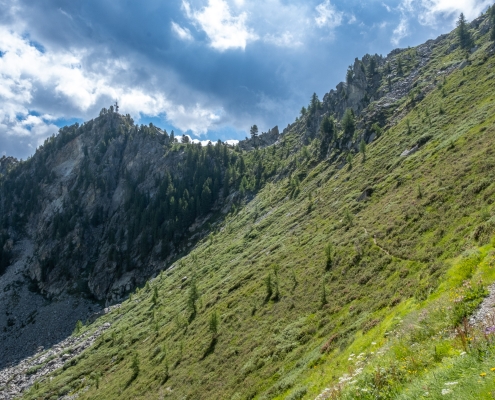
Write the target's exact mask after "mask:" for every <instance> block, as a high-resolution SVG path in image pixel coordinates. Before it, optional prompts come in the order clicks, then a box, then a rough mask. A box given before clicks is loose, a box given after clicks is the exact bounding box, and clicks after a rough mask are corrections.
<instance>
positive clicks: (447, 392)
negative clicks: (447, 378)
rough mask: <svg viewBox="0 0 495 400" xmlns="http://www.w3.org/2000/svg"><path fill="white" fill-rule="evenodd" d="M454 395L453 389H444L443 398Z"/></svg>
mask: <svg viewBox="0 0 495 400" xmlns="http://www.w3.org/2000/svg"><path fill="white" fill-rule="evenodd" d="M450 393H452V390H451V389H442V396H445V395H446V394H450Z"/></svg>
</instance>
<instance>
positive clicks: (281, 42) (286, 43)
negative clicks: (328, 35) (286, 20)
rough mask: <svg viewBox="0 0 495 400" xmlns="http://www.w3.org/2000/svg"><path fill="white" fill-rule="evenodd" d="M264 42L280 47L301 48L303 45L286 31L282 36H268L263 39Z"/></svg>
mask: <svg viewBox="0 0 495 400" xmlns="http://www.w3.org/2000/svg"><path fill="white" fill-rule="evenodd" d="M263 41H264V42H266V43H271V44H274V45H275V46H278V47H299V46H302V44H303V43H302V42H301V41H300V40H299V39H296V38H295V37H294V35H293V34H292V33H291V32H289V31H285V32H283V33H282V34H271V33H270V34H267V35H265V36H264V37H263Z"/></svg>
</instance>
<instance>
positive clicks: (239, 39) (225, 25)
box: [182, 0, 258, 51]
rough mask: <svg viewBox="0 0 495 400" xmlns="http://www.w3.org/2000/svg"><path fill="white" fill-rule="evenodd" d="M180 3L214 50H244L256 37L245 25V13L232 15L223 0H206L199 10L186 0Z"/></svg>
mask: <svg viewBox="0 0 495 400" xmlns="http://www.w3.org/2000/svg"><path fill="white" fill-rule="evenodd" d="M182 4H183V8H184V10H185V12H186V15H187V16H188V17H189V18H190V19H192V20H193V21H194V23H195V24H197V25H198V26H199V28H200V29H201V30H203V31H204V32H205V33H206V34H207V35H208V38H209V39H210V42H211V43H210V45H211V47H213V48H214V49H216V50H219V51H225V50H229V49H242V50H244V49H245V48H246V45H247V43H248V42H250V41H255V40H257V39H258V35H256V34H255V33H254V32H253V31H252V30H250V29H249V28H248V27H247V26H246V20H247V13H246V12H242V13H240V14H239V15H237V16H234V15H232V14H231V12H230V8H229V5H228V4H227V2H226V1H224V0H208V5H207V6H206V7H203V8H202V9H201V10H192V9H191V6H190V5H189V3H188V2H187V1H183V3H182Z"/></svg>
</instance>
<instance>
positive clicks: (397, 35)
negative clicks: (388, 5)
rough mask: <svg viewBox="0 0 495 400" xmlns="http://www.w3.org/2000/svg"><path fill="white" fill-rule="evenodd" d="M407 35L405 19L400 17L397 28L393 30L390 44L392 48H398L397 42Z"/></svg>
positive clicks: (407, 26) (407, 25)
mask: <svg viewBox="0 0 495 400" xmlns="http://www.w3.org/2000/svg"><path fill="white" fill-rule="evenodd" d="M408 34H409V24H408V22H407V19H406V18H404V17H402V18H401V20H400V23H399V25H398V26H397V28H395V29H394V32H393V34H392V35H393V36H392V39H391V42H392V44H393V45H394V46H398V45H399V42H400V41H401V40H402V39H404V38H405V37H406V36H407V35H408Z"/></svg>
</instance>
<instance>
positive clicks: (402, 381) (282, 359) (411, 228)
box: [0, 15, 495, 400]
mask: <svg viewBox="0 0 495 400" xmlns="http://www.w3.org/2000/svg"><path fill="white" fill-rule="evenodd" d="M492 25H493V24H492V22H491V21H490V17H489V15H484V16H482V17H480V18H478V19H477V20H475V21H474V22H473V23H472V24H471V33H472V35H473V37H474V39H475V45H476V47H474V48H472V49H471V48H470V49H467V50H466V49H463V48H461V47H459V45H458V37H457V35H456V32H452V33H451V34H449V35H444V36H442V37H440V38H439V39H437V40H435V41H431V42H428V43H427V44H425V45H423V46H419V47H418V48H415V49H407V50H403V51H396V52H393V53H391V54H390V55H389V56H388V57H387V58H385V59H382V58H377V59H375V67H373V68H371V67H370V65H372V64H371V63H372V62H371V59H373V58H372V57H365V59H364V60H363V62H361V61H359V60H358V61H357V62H356V63H355V64H354V66H353V68H352V71H351V72H350V73H349V74H348V78H349V79H348V82H347V84H344V85H339V88H340V89H339V88H338V89H337V91H334V92H331V93H330V94H328V95H327V96H325V98H324V99H323V102H322V103H321V102H319V101H318V99H315V98H313V101H312V102H311V104H310V106H309V107H308V109H307V110H306V109H305V110H302V113H301V116H300V118H298V119H297V120H296V122H295V123H294V124H292V125H290V126H289V127H288V128H287V129H286V130H284V133H283V135H282V136H281V138H280V139H279V141H278V142H277V143H276V144H275V145H273V146H270V147H266V148H262V149H256V150H253V151H250V152H249V153H243V154H244V156H245V158H246V161H245V163H246V165H248V166H249V168H250V170H251V171H255V172H250V173H249V174H248V175H247V176H243V175H242V172H244V171H242V169H239V168H241V167H240V164H241V163H240V161H239V163H237V161H238V160H239V159H240V157H241V156H240V155H237V156H236V152H235V151H233V150H229V149H227V148H225V149H226V151H227V154H228V158H229V159H230V160H231V161H230V164H228V163H227V164H226V165H230V166H232V165H239V167H236V169H232V168H230V172H229V175H230V176H232V175H234V176H237V177H238V178H237V180H232V181H231V180H230V178H229V179H228V180H227V183H229V182H230V183H232V187H229V186H227V189H225V192H222V194H220V193H219V194H218V198H217V199H218V200H217V201H219V202H222V204H225V202H226V200H225V199H226V198H227V197H229V196H232V197H236V198H237V201H238V203H237V204H236V205H235V206H232V207H231V208H230V209H225V211H226V215H225V216H218V215H217V217H218V218H217V217H213V216H212V217H211V218H215V219H214V220H213V219H212V221H213V222H214V224H212V226H211V231H210V233H209V234H208V235H207V236H203V237H201V235H199V236H198V237H197V239H198V242H197V244H196V245H195V246H192V245H191V246H190V247H191V250H190V251H186V250H184V253H183V255H184V256H183V257H182V258H178V260H177V261H176V262H175V263H174V264H173V265H172V266H171V267H170V268H168V269H166V270H165V271H162V272H161V273H160V274H159V275H158V276H157V277H156V278H154V279H152V280H150V281H148V282H147V283H146V284H145V285H144V286H142V287H141V288H139V289H137V290H136V291H135V292H134V293H132V294H131V295H130V297H129V299H128V300H126V301H124V302H123V303H122V304H121V305H120V306H117V307H115V308H114V309H113V310H111V311H110V312H108V313H107V314H105V315H104V316H102V317H100V318H99V319H98V320H96V321H95V322H94V323H92V324H89V325H87V326H83V327H81V326H80V325H78V326H77V328H76V333H75V335H76V336H77V335H89V334H90V333H93V332H98V335H99V336H98V338H97V339H96V340H95V342H94V345H93V346H92V347H91V348H88V349H86V350H85V351H83V352H82V353H81V352H80V349H78V346H77V345H70V344H68V345H66V347H64V348H63V350H61V349H60V348H59V349H58V351H51V353H46V354H45V355H40V357H38V358H36V360H33V361H29V362H26V363H25V364H24V365H25V366H28V367H29V368H30V369H29V370H26V369H22V368H21V369H17V370H9V371H7V372H4V373H3V374H0V385H4V387H5V393H11V394H7V395H6V396H7V397H6V398H8V396H11V397H13V396H14V395H15V394H16V393H19V392H18V391H20V390H26V389H28V388H29V390H27V391H25V392H24V397H25V398H28V399H30V398H32V399H35V398H36V399H39V398H63V397H64V396H70V397H65V398H75V397H72V396H77V398H81V399H83V398H91V399H94V398H101V399H111V398H149V397H157V398H164V397H168V398H177V399H184V398H187V399H292V400H294V399H302V398H308V399H310V398H315V397H317V396H319V397H318V398H319V399H324V398H339V397H342V398H421V396H424V397H428V398H429V397H432V398H440V397H442V396H444V395H448V394H453V395H455V391H457V393H459V394H460V396H461V397H457V398H473V399H474V398H489V397H488V396H490V392H491V391H493V390H495V384H494V383H493V378H492V377H490V376H488V378H486V377H487V374H488V373H493V372H492V371H490V368H495V365H494V366H492V367H490V362H491V361H493V358H494V357H493V355H494V341H493V338H492V336H490V335H492V334H493V332H492V331H485V332H483V334H477V333H476V331H475V330H474V328H472V327H470V325H469V324H468V323H467V321H466V320H465V317H468V316H469V315H470V314H472V313H473V311H474V310H475V309H476V307H477V306H478V305H479V304H480V303H481V301H482V300H483V298H484V297H485V296H486V295H487V294H488V291H487V289H486V288H487V286H488V285H489V284H491V283H493V282H494V281H495V274H494V272H493V265H494V264H493V254H494V251H495V250H494V246H495V243H494V242H493V240H492V237H493V234H494V232H495V209H494V205H493V201H494V196H495V183H494V182H493V179H491V173H493V170H494V168H495V164H494V162H493V159H494V158H493V154H492V153H493V146H494V145H495V97H494V95H493V85H494V78H495V75H494V65H495V58H494V57H493V54H494V50H493V42H492V41H491V40H490V32H489V31H490V27H491V26H492ZM361 68H362V69H361ZM363 69H364V72H366V70H368V72H367V73H366V74H365V75H364V77H363V75H362V74H361V72H362V71H363ZM360 71H361V72H360ZM352 85H356V87H353V86H352ZM344 92H345V93H344ZM351 109H352V110H353V111H351ZM330 117H334V118H336V119H337V122H336V123H335V122H334V121H333V119H332V118H330ZM100 118H102V117H100ZM105 118H106V119H102V121H112V120H113V119H114V118H115V119H122V118H123V117H121V116H111V117H108V116H106V117H105ZM130 129H134V128H130ZM78 137H81V138H82V136H78ZM81 140H82V139H81ZM150 140H151V139H150ZM164 145H165V146H166V143H164ZM174 146H175V147H176V148H177V149H178V151H177V152H176V153H175V155H173V154H172V155H170V157H179V156H180V154H187V152H188V151H190V150H188V149H190V148H196V149H198V150H197V151H200V150H199V148H197V147H193V146H191V145H180V149H179V147H177V146H179V145H174ZM143 147H144V148H146V146H144V145H143V146H141V145H140V146H139V148H143ZM65 148H66V149H67V147H65ZM218 148H219V149H220V148H221V147H220V145H219V147H218ZM181 151H182V153H181ZM201 151H205V152H208V151H212V149H211V148H210V150H208V149H206V150H201ZM230 151H232V153H229V152H230ZM238 151H239V150H238ZM219 152H220V153H222V151H219ZM53 154H54V156H55V155H56V154H59V153H53ZM105 154H107V153H105ZM143 154H148V153H143ZM166 154H168V153H166ZM162 155H163V153H162ZM244 156H243V157H244ZM160 157H162V156H160ZM232 157H238V158H237V160H236V162H235V164H232V163H233V161H232ZM35 158H36V156H35V157H34V158H33V159H35ZM73 159H77V157H76V158H75V157H73V156H71V157H67V160H73ZM124 159H125V158H124ZM167 159H168V158H167V156H165V157H162V158H160V159H159V161H158V159H156V160H157V161H156V162H157V163H166V162H167ZM153 160H155V159H153ZM171 160H173V161H172V162H170V164H167V165H165V164H158V166H157V167H156V168H157V169H156V170H157V171H158V170H160V168H159V167H160V166H161V167H162V169H171V170H173V168H174V166H176V165H177V166H178V165H180V161H179V160H177V159H176V158H171ZM28 162H29V161H28ZM31 162H32V163H34V161H31ZM64 162H65V161H64ZM54 165H55V164H54ZM60 165H65V164H60ZM104 165H105V164H104ZM127 165H129V164H127ZM107 168H109V169H112V168H114V163H112V162H109V163H108V165H107ZM150 168H155V167H154V166H153V164H151V166H150ZM228 169H229V168H227V170H228ZM15 171H20V169H19V168H18V167H17V168H16V169H14V172H15ZM234 171H236V172H234ZM256 171H257V172H256ZM260 171H264V172H265V174H264V175H262V174H261V172H260ZM176 173H177V174H178V173H179V172H176ZM10 174H11V173H9V174H8V175H7V178H8V179H12V178H9V177H10V176H11V175H10ZM136 174H138V171H136ZM171 174H172V173H171ZM231 174H232V175H231ZM69 175H70V174H69ZM149 176H150V174H147V173H145V174H144V175H143V176H142V179H143V180H144V181H145V182H147V179H149V178H148V177H149ZM151 176H152V174H151ZM241 176H242V178H240V177H241ZM154 178H155V177H153V180H150V184H149V185H150V186H148V187H147V190H148V191H150V192H151V191H152V190H153V188H157V187H160V182H161V181H162V180H163V179H164V178H163V176H162V175H159V176H156V178H157V179H156V180H155V179H154ZM224 180H225V178H224ZM153 182H154V183H155V184H154V185H152V183H153ZM233 182H237V183H236V184H234V183H233ZM230 183H229V185H230ZM112 187H118V180H117V179H115V184H114V186H112ZM218 190H220V189H218ZM114 193H115V192H114ZM68 196H70V195H68ZM78 197H81V196H78ZM131 197H132V196H131ZM95 198H96V197H95ZM110 198H112V197H110ZM152 198H153V196H151V195H150V197H149V199H148V201H151V199H152ZM222 198H224V200H221V199H222ZM14 203H15V201H14ZM108 203H109V204H112V203H111V202H109V201H108ZM96 207H97V206H96V205H95V206H94V210H96V209H97V208H96ZM145 209H146V207H145ZM207 211H209V210H207ZM105 212H106V211H105ZM117 214H118V212H117ZM128 214H129V215H134V214H133V213H130V212H129V211H128ZM207 214H208V213H207V212H205V214H203V215H207ZM13 215H14V214H13ZM15 215H20V216H19V218H22V214H15ZM71 215H72V214H71ZM110 215H112V214H111V213H110V214H108V213H104V215H103V216H102V217H101V220H100V219H99V220H98V222H100V221H108V220H109V219H108V218H109V216H110ZM122 215H124V214H122ZM121 218H124V217H121ZM155 218H156V216H153V218H151V219H150V220H148V221H154V219H155ZM200 219H201V218H199V219H198V220H200ZM123 220H124V221H125V219H123ZM104 223H105V224H107V222H104ZM30 224H31V222H29V223H28V226H30ZM6 225H7V226H9V224H8V223H7V224H5V223H4V227H5V226H6ZM99 225H100V224H96V225H95V226H94V228H91V229H95V231H94V232H95V233H94V235H95V236H94V238H95V239H94V240H95V241H94V243H97V242H98V240H97V238H99V237H104V236H103V232H100V231H97V229H99V228H98V226H99ZM146 225H147V224H144V225H143V226H144V227H146ZM105 229H106V228H105ZM129 230H130V228H128V230H127V231H125V232H124V235H127V234H128V233H127V232H129ZM90 232H93V231H90ZM7 233H9V232H7ZM116 237H118V233H116ZM135 240H136V241H135V242H132V243H131V244H130V245H129V246H128V247H127V248H128V249H135V248H137V246H138V245H139V238H138V237H136V239H135ZM185 243H187V241H186V242H185ZM39 246H40V248H43V246H44V243H41V242H40V243H39ZM183 246H184V245H183ZM88 248H89V247H88ZM131 251H136V252H137V250H131ZM100 253H101V251H98V250H94V253H93V254H94V256H98V257H99V254H100ZM131 254H134V253H131ZM177 254H178V252H177ZM135 255H136V257H137V253H135ZM153 260H154V258H153V255H150V256H149V258H147V259H145V260H143V261H142V263H141V264H140V265H141V267H140V268H144V269H146V268H150V272H149V274H150V275H151V274H152V272H151V271H153V272H155V271H158V269H153V268H154V267H153ZM35 264H36V261H33V269H32V271H38V270H39V267H35V266H34V265H35ZM54 265H55V266H56V265H58V264H57V263H55V264H54ZM96 265H97V264H96ZM98 268H99V267H97V268H96V270H97V271H98V270H99V269H98ZM100 271H101V272H102V274H105V271H106V270H105V268H102V269H100ZM35 276H36V274H35ZM98 277H99V275H97V274H95V275H94V279H95V280H94V282H95V284H97V285H99V283H98V282H99V281H98V280H97V278H98ZM40 282H41V287H42V288H48V287H50V280H48V283H47V284H46V286H43V285H44V283H43V281H42V280H40ZM88 282H93V281H91V280H89V281H88ZM103 282H105V280H103ZM141 282H143V281H141ZM137 283H140V282H139V281H138V282H137ZM47 290H48V289H47ZM102 293H103V292H102ZM480 318H481V319H483V320H484V321H486V318H484V317H480ZM474 322H475V321H473V324H474ZM454 328H457V329H454ZM95 335H96V334H95ZM96 336H97V335H96ZM81 340H82V339H81ZM64 346H65V345H64ZM56 363H58V364H56ZM55 364H56V365H63V367H62V368H59V369H56V370H53V368H49V367H50V366H52V365H55ZM488 367H490V368H488ZM47 368H48V369H47ZM481 368H483V369H481ZM43 371H46V372H50V374H51V375H50V376H47V375H45V373H44V372H43ZM480 374H481V375H480ZM483 374H484V375H483ZM485 378H486V379H485ZM478 381H479V382H478ZM453 382H455V383H453ZM326 388H328V389H326ZM9 391H11V392H9Z"/></svg>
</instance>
